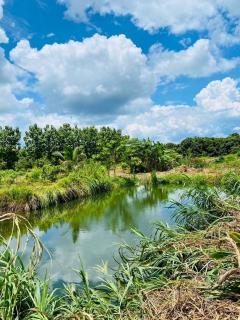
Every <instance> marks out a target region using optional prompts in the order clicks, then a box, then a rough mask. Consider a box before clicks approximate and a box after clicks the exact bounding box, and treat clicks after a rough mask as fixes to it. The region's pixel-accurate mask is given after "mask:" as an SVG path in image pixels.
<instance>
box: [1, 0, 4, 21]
mask: <svg viewBox="0 0 240 320" xmlns="http://www.w3.org/2000/svg"><path fill="white" fill-rule="evenodd" d="M3 5H4V2H3V0H0V19H2V17H3Z"/></svg>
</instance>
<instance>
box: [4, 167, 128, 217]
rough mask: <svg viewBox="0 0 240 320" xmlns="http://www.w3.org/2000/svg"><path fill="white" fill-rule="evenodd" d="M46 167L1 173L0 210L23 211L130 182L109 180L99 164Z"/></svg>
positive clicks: (123, 179)
mask: <svg viewBox="0 0 240 320" xmlns="http://www.w3.org/2000/svg"><path fill="white" fill-rule="evenodd" d="M71 166H72V164H71V162H70V163H67V162H66V163H64V164H62V165H61V166H50V165H46V166H43V167H42V168H33V169H31V170H29V171H27V172H16V171H14V170H7V171H6V170H4V171H0V211H2V212H24V211H32V210H37V209H43V208H48V207H50V206H54V205H57V204H59V203H64V202H69V201H71V200H73V199H79V198H84V197H87V196H93V195H96V194H99V193H103V192H107V191H110V190H111V189H112V188H113V187H114V186H115V185H123V184H127V183H133V181H132V180H131V179H127V178H120V177H119V178H117V177H109V175H108V174H107V171H106V169H105V168H104V167H103V166H101V165H100V164H99V163H95V162H92V161H90V162H86V163H81V164H80V165H78V166H76V165H75V166H73V167H71Z"/></svg>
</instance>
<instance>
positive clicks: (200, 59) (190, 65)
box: [149, 39, 240, 79]
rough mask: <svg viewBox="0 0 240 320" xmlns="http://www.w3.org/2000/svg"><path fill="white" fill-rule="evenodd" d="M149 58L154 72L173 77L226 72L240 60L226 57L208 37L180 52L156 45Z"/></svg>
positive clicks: (201, 75)
mask: <svg viewBox="0 0 240 320" xmlns="http://www.w3.org/2000/svg"><path fill="white" fill-rule="evenodd" d="M149 60H150V62H151V64H152V68H153V70H154V72H156V73H157V74H158V75H160V76H166V77H168V78H173V79H174V78H176V77H178V76H181V75H184V76H188V77H193V78H196V77H205V76H210V75H212V74H214V73H217V72H226V71H229V70H231V69H234V68H235V67H236V66H237V64H239V62H240V58H235V59H231V60H227V59H224V58H223V57H222V56H221V53H220V52H219V50H218V49H217V48H216V46H215V45H212V44H211V43H210V41H209V40H208V39H200V40H198V41H197V42H195V43H194V44H193V45H192V46H191V47H189V48H187V49H185V50H182V51H178V52H176V51H169V50H164V49H163V48H162V47H161V46H159V45H154V46H153V47H152V48H151V50H150V56H149Z"/></svg>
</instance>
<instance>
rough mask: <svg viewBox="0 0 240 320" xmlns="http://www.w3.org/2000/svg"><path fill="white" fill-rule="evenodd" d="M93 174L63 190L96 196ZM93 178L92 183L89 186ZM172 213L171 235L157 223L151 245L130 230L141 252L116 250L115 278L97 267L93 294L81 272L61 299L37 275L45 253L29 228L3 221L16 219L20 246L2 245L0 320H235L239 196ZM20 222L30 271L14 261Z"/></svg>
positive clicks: (194, 196)
mask: <svg viewBox="0 0 240 320" xmlns="http://www.w3.org/2000/svg"><path fill="white" fill-rule="evenodd" d="M93 169H94V168H90V167H88V168H85V169H83V170H79V171H78V172H76V173H71V175H70V177H69V176H68V177H67V179H69V180H66V177H64V178H63V179H64V180H62V185H61V188H63V190H65V188H66V186H69V187H71V188H72V184H73V186H74V187H75V185H76V184H77V185H78V186H79V181H81V184H80V186H81V187H83V186H85V188H86V189H85V192H89V191H88V190H92V192H96V190H98V189H96V185H98V181H99V179H100V178H101V174H102V173H101V172H99V171H98V169H97V168H95V169H96V171H94V170H93ZM84 170H85V171H84ZM90 174H91V175H92V178H94V179H91V180H90V182H91V183H89V184H88V183H87V182H86V181H88V180H89V179H90V178H89V175H90ZM83 181H84V182H83ZM104 182H106V181H105V180H104ZM57 183H59V181H58V182H57ZM233 191H234V190H233ZM187 199H188V200H187ZM173 205H174V206H175V210H176V212H175V214H176V217H177V220H178V223H179V225H178V226H177V227H176V228H174V229H172V228H170V227H168V226H166V225H164V224H162V223H160V222H159V223H157V224H156V225H155V230H154V232H153V235H152V236H151V237H147V236H145V235H144V234H142V233H140V232H139V231H136V230H133V232H134V233H135V235H136V237H138V238H139V240H138V244H137V245H136V246H129V245H126V244H125V245H123V246H121V248H120V249H119V258H118V267H117V270H116V271H115V273H114V275H113V278H110V277H109V276H108V273H107V270H106V267H105V266H103V267H99V268H98V271H99V270H100V271H102V272H103V275H102V278H101V284H100V285H99V286H98V287H95V288H93V287H91V285H90V282H89V280H88V276H87V274H86V273H85V272H84V270H80V271H79V277H80V278H81V280H82V283H81V285H77V284H68V285H66V287H65V288H64V290H63V291H61V292H60V294H58V293H57V292H56V291H54V290H52V289H51V288H50V286H49V282H48V280H47V279H46V278H45V279H41V280H40V279H39V278H38V276H37V274H36V270H37V265H38V262H39V259H40V258H41V254H42V249H43V245H42V243H41V241H39V239H38V238H37V237H36V236H35V235H34V233H33V232H32V231H31V226H30V225H29V223H28V222H27V220H26V219H24V218H21V217H18V216H17V215H15V214H6V215H4V216H2V217H1V218H0V223H1V221H2V222H4V221H6V219H13V220H12V221H13V231H14V230H16V231H17V232H13V234H15V233H17V241H16V247H15V249H14V250H13V249H10V248H9V246H8V244H6V243H5V241H4V239H3V240H2V251H1V255H0V288H1V291H0V319H1V320H11V319H19V320H20V319H23V320H28V319H41V320H42V319H44V320H45V319H56V320H57V319H61V320H65V319H66V320H67V319H69V320H70V319H88V320H89V319H109V320H111V319H112V320H114V319H162V320H163V319H164V320H170V319H205V320H209V319H229V320H230V319H231V320H235V319H238V317H239V306H238V303H239V299H240V295H239V293H240V281H239V274H240V249H239V248H240V227H239V225H240V223H239V222H240V201H239V197H238V195H236V193H235V192H231V188H230V189H228V193H226V192H223V191H222V190H219V189H215V188H214V189H210V188H206V187H202V186H201V188H195V189H192V190H187V193H186V195H185V197H183V198H182V200H181V201H180V202H177V203H174V204H173ZM20 219H23V220H22V222H23V223H24V225H25V228H27V230H28V234H29V236H30V237H31V238H32V239H33V243H34V246H33V251H32V255H31V258H30V260H29V261H28V263H27V264H24V263H23V262H22V260H21V258H20V256H19V248H20V246H21V243H20V239H21V237H20V236H21V227H20V222H21V221H20ZM170 297H171V299H170ZM173 316H174V318H173Z"/></svg>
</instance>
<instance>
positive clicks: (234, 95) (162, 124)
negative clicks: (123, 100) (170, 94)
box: [114, 78, 240, 142]
mask: <svg viewBox="0 0 240 320" xmlns="http://www.w3.org/2000/svg"><path fill="white" fill-rule="evenodd" d="M195 101H196V104H195V105H193V106H189V105H172V106H159V105H149V110H148V111H146V112H143V113H141V114H139V115H137V116H133V117H129V116H123V117H118V119H117V120H116V121H115V123H114V125H115V126H119V127H121V128H123V129H124V131H125V132H127V133H128V134H130V135H132V136H140V137H151V138H153V139H156V140H161V141H164V142H169V141H176V142H178V141H180V140H181V139H183V138H186V137H188V136H223V135H227V134H229V133H231V132H233V131H234V130H236V128H237V126H238V125H239V119H240V90H239V88H238V83H237V82H236V81H235V80H233V79H231V78H225V79H223V80H222V81H220V80H218V81H212V82H210V83H209V85H208V86H207V87H206V88H204V89H202V90H201V91H200V92H199V94H197V95H196V98H195Z"/></svg>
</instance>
